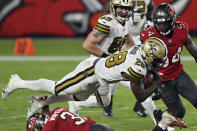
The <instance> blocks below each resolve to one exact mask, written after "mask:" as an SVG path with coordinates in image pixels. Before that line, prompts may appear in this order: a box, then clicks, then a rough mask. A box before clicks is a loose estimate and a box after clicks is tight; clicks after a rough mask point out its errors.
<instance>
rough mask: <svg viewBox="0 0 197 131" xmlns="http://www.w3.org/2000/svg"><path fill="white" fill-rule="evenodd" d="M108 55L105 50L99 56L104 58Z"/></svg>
mask: <svg viewBox="0 0 197 131" xmlns="http://www.w3.org/2000/svg"><path fill="white" fill-rule="evenodd" d="M108 56H109V54H106V53H105V52H104V53H103V54H102V55H101V58H106V57H108Z"/></svg>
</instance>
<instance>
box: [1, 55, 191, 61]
mask: <svg viewBox="0 0 197 131" xmlns="http://www.w3.org/2000/svg"><path fill="white" fill-rule="evenodd" d="M86 58H88V56H0V61H43V62H44V61H82V60H84V59H86ZM181 60H182V61H194V59H193V57H191V56H181Z"/></svg>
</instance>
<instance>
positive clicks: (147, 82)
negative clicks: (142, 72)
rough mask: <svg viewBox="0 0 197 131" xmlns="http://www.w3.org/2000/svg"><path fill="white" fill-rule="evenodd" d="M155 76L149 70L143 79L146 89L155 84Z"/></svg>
mask: <svg viewBox="0 0 197 131" xmlns="http://www.w3.org/2000/svg"><path fill="white" fill-rule="evenodd" d="M153 81H154V76H153V74H152V73H150V72H148V73H147V74H146V76H145V77H144V79H143V84H144V89H146V88H148V87H149V86H151V85H152V84H153Z"/></svg>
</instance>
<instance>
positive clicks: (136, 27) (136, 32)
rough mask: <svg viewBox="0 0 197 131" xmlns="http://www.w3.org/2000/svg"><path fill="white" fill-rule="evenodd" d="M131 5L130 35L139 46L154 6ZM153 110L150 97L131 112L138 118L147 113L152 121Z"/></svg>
mask: <svg viewBox="0 0 197 131" xmlns="http://www.w3.org/2000/svg"><path fill="white" fill-rule="evenodd" d="M133 5H134V10H133V26H132V27H131V34H132V37H133V40H134V42H135V44H141V41H140V32H141V30H143V29H144V28H145V27H147V26H150V25H153V22H152V17H153V13H154V10H155V5H154V2H153V1H152V0H133ZM120 84H121V85H124V86H125V87H127V88H128V89H130V85H129V83H128V82H124V81H121V82H120ZM141 104H142V105H143V106H142V105H141ZM109 108H110V107H109ZM144 108H145V109H146V110H145V109H144ZM155 109H156V107H155V104H154V103H153V101H152V98H151V97H150V98H148V99H147V100H146V101H144V102H142V103H140V102H139V101H137V102H136V104H135V106H134V108H133V110H134V111H135V112H137V114H138V115H139V116H146V112H148V114H149V115H150V116H151V118H152V119H153V121H154V116H153V110H155Z"/></svg>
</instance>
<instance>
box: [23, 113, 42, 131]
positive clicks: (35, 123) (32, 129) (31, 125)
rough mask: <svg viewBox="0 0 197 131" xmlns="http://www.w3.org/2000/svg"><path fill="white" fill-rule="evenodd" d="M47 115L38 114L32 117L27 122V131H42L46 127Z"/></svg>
mask: <svg viewBox="0 0 197 131" xmlns="http://www.w3.org/2000/svg"><path fill="white" fill-rule="evenodd" d="M45 117H46V116H45V115H43V114H41V113H36V114H34V115H32V116H31V117H30V118H29V119H28V121H27V125H26V128H27V131H42V128H43V127H44V125H45Z"/></svg>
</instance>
